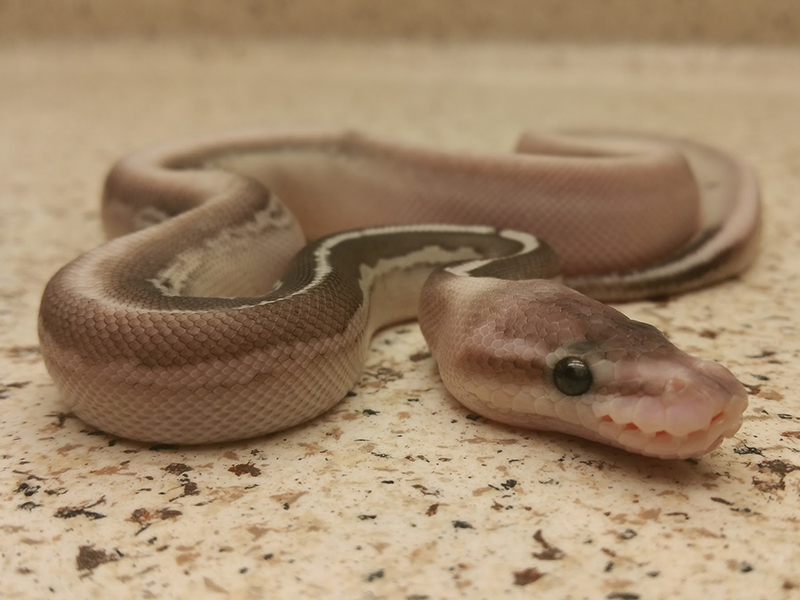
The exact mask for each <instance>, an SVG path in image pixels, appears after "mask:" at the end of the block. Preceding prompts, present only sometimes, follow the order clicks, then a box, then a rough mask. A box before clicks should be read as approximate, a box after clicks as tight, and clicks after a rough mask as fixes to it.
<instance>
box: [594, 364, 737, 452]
mask: <svg viewBox="0 0 800 600" xmlns="http://www.w3.org/2000/svg"><path fill="white" fill-rule="evenodd" d="M747 404H748V402H747V391H746V390H745V388H744V386H743V385H742V384H741V383H740V382H739V381H738V380H737V379H736V378H735V377H733V375H731V374H730V372H729V371H728V370H727V369H725V368H724V367H721V366H720V365H719V364H717V363H713V362H711V361H700V362H698V363H697V364H696V365H694V370H693V372H692V375H691V377H690V378H687V376H686V375H685V374H684V375H682V376H681V377H680V378H671V379H669V380H668V381H667V382H666V384H665V386H664V390H663V392H662V394H661V395H660V396H658V397H655V396H644V397H623V396H618V397H616V398H613V399H610V400H608V401H605V402H599V403H596V404H595V405H594V406H593V412H594V417H595V418H596V419H597V421H596V423H597V424H596V428H597V433H598V436H599V437H600V438H601V439H602V440H603V441H605V442H606V443H612V444H614V445H616V446H618V447H620V448H624V449H625V450H628V451H630V452H636V453H638V454H643V455H645V456H653V457H657V458H667V459H670V458H692V457H698V456H701V455H703V454H707V453H708V452H711V451H712V450H715V449H716V448H717V447H718V446H719V445H720V444H721V443H722V441H723V440H724V439H725V438H728V437H732V436H733V435H734V434H735V433H736V432H737V431H738V430H739V427H740V426H741V425H742V421H743V414H744V411H745V410H746V408H747Z"/></svg>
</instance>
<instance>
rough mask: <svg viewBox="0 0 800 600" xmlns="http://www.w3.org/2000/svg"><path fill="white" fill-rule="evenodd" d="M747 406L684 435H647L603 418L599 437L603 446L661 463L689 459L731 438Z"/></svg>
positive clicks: (706, 452)
mask: <svg viewBox="0 0 800 600" xmlns="http://www.w3.org/2000/svg"><path fill="white" fill-rule="evenodd" d="M745 407H746V404H745V405H744V406H742V408H741V410H740V409H739V408H733V409H732V410H730V411H720V412H719V413H717V414H716V415H714V416H713V417H712V419H711V421H710V422H709V423H708V425H707V426H705V427H699V428H697V429H695V430H693V431H690V432H689V433H686V434H683V435H675V434H672V433H669V432H668V431H666V430H664V429H662V430H660V431H656V432H655V433H646V432H645V431H643V430H642V429H640V428H639V427H638V426H637V425H636V424H635V423H632V422H628V423H618V422H615V421H614V420H613V419H612V418H611V417H610V416H608V415H606V416H604V417H603V418H601V419H600V424H599V427H598V434H599V436H600V438H601V439H602V440H603V441H605V442H606V443H612V444H614V445H615V446H618V447H620V448H623V449H624V450H627V451H629V452H635V453H637V454H642V455H644V456H651V457H655V458H663V459H681V458H692V457H698V456H702V455H703V454H708V453H709V452H711V451H713V450H716V449H717V448H718V447H719V446H720V444H721V443H722V441H723V440H724V439H725V438H728V437H732V436H733V435H734V434H735V433H736V431H738V429H739V427H740V426H741V424H742V412H743V411H744V408H745Z"/></svg>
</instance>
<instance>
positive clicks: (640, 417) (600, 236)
mask: <svg viewBox="0 0 800 600" xmlns="http://www.w3.org/2000/svg"><path fill="white" fill-rule="evenodd" d="M517 150H518V152H517V153H515V154H508V155H488V154H468V153H457V152H445V151H435V150H427V149H422V148H413V147H408V146H403V145H400V144H392V143H386V142H379V141H376V140H372V139H370V138H367V137H364V136H362V135H359V134H354V133H305V132H299V133H298V132H293V133H275V132H253V133H244V134H236V135H229V136H227V137H218V138H211V139H202V140H193V141H189V142H184V143H178V144H172V145H166V146H161V147H158V148H155V149H152V150H147V151H144V152H140V153H137V154H134V155H131V156H130V157H128V158H125V159H123V160H122V161H120V162H119V163H118V164H117V165H116V166H115V167H114V168H113V169H112V170H111V172H110V173H109V175H108V178H107V180H106V185H105V190H104V199H103V220H104V224H105V228H106V232H107V234H108V235H109V237H111V238H114V239H112V240H111V241H109V242H107V243H106V244H104V245H102V246H100V247H98V248H96V249H94V250H92V251H90V252H88V253H87V254H85V255H83V256H81V257H79V258H78V259H76V260H74V261H73V262H71V263H70V264H68V265H67V266H65V267H64V268H62V269H61V270H60V271H59V272H58V273H57V274H56V275H55V276H54V277H53V278H52V279H51V280H50V282H49V283H48V284H47V286H46V289H45V291H44V295H43V298H42V304H41V309H40V315H39V335H40V339H41V348H42V354H43V356H44V360H45V364H46V366H47V368H48V370H49V372H50V373H51V375H52V377H53V379H54V381H55V383H56V384H57V386H58V388H59V389H60V391H61V393H62V395H63V397H64V398H65V399H66V401H67V402H68V403H69V404H70V406H71V407H72V410H73V411H74V412H75V413H76V414H77V415H78V416H79V417H80V418H81V419H83V420H85V421H86V422H88V423H90V424H92V425H95V426H97V427H99V428H100V429H102V430H105V431H107V432H110V433H112V434H116V435H120V436H123V437H127V438H132V439H135V440H142V441H158V442H165V443H189V444H195V443H211V442H221V441H228V440H236V439H243V438H248V437H253V436H258V435H262V434H266V433H269V432H272V431H277V430H280V429H284V428H287V427H290V426H293V425H296V424H298V423H302V422H304V421H307V420H309V419H312V418H313V417H315V416H317V415H319V414H321V413H322V412H324V411H326V410H328V409H329V408H331V407H332V406H333V405H335V404H336V403H338V402H339V401H340V400H341V399H342V398H343V397H344V396H345V394H346V393H347V391H348V390H349V389H350V388H351V387H352V386H353V385H354V383H355V382H356V380H357V379H358V377H359V375H360V373H361V370H362V368H363V364H364V362H365V359H366V354H367V351H368V345H369V340H370V337H371V336H372V334H373V333H374V332H375V331H376V330H377V329H378V328H380V327H384V326H386V325H387V324H390V323H394V322H398V321H402V320H407V319H413V318H419V321H420V326H421V328H422V331H423V334H424V336H425V338H426V340H427V342H428V344H429V346H430V349H431V352H432V354H433V356H434V358H435V359H436V361H437V363H438V366H439V371H440V373H441V376H442V379H443V381H444V382H445V384H446V386H447V388H448V389H449V390H450V391H451V392H452V394H453V395H454V396H455V397H456V398H457V399H458V400H459V401H461V402H462V403H463V404H465V405H466V406H467V407H468V408H470V409H471V410H473V411H475V412H477V413H479V414H481V415H484V416H486V417H488V418H490V419H493V420H497V421H501V422H505V423H509V424H512V425H519V426H525V427H531V428H535V429H544V430H555V431H562V432H566V433H569V434H573V435H578V436H582V437H585V438H588V439H592V440H596V441H600V442H602V443H606V444H610V445H613V446H617V447H621V448H624V449H626V450H629V451H631V452H636V453H640V454H645V455H649V456H657V457H661V458H675V457H688V456H698V455H701V454H703V453H705V452H708V451H710V450H712V449H714V448H716V447H717V446H718V445H719V444H720V442H721V441H722V440H723V439H724V438H725V437H730V436H732V435H733V434H734V433H735V432H736V431H737V430H738V428H739V426H740V424H741V422H742V414H743V412H744V410H745V408H746V406H747V394H746V392H745V389H744V388H743V386H742V385H741V384H740V383H739V382H738V381H737V380H736V379H735V378H734V376H733V375H732V374H731V373H730V372H729V371H728V370H727V369H725V368H724V367H722V366H720V365H719V364H717V363H714V362H711V361H707V360H701V359H698V358H694V357H691V356H689V355H688V354H685V353H684V352H682V351H680V350H678V349H677V348H676V347H675V346H674V345H672V344H671V343H670V342H669V341H668V340H667V339H666V338H665V337H664V336H663V335H662V334H661V333H660V332H658V330H656V329H655V328H653V327H651V326H650V325H646V324H643V323H639V322H636V321H632V320H630V319H628V318H627V317H625V316H623V315H622V314H621V313H619V312H617V311H616V310H614V309H612V308H610V307H609V306H607V305H605V304H603V303H601V302H600V300H603V301H606V300H630V299H635V298H645V297H651V296H662V295H666V294H675V293H680V292H684V291H686V290H690V289H693V288H696V287H699V286H704V285H708V284H710V283H713V282H715V281H719V280H721V279H724V278H727V277H730V276H732V275H734V274H736V273H738V272H740V271H741V270H742V269H744V268H745V267H746V266H747V265H748V264H749V263H750V262H751V261H752V259H753V256H754V255H755V251H756V246H757V238H758V232H759V223H760V216H759V194H758V189H757V184H756V180H755V177H754V175H753V173H752V172H751V171H750V170H749V168H747V167H746V166H745V165H744V164H743V163H741V162H740V161H738V160H736V159H734V158H732V157H731V156H729V155H727V154H725V153H723V152H721V151H719V150H716V149H713V148H710V147H707V146H704V145H701V144H697V143H694V142H689V141H684V140H675V139H669V138H661V137H656V136H645V135H635V134H616V133H613V134H612V133H582V134H571V135H558V136H555V135H525V136H523V138H522V140H521V142H520V144H519V146H518V148H517ZM536 236H540V237H541V239H540V238H539V237H536ZM307 240H310V243H308V244H307ZM542 240H546V242H545V241H542ZM559 272H560V275H559ZM585 294H588V295H589V296H592V298H589V297H587V295H585ZM418 311H419V312H418Z"/></svg>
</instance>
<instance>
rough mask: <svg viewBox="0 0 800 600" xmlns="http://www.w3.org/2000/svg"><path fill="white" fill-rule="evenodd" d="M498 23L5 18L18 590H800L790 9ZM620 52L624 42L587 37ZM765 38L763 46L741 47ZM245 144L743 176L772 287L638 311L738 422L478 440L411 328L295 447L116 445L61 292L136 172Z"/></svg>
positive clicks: (16, 8)
mask: <svg viewBox="0 0 800 600" xmlns="http://www.w3.org/2000/svg"><path fill="white" fill-rule="evenodd" d="M488 4H489V3H483V2H463V3H456V2H452V3H451V2H437V3H427V4H423V3H413V4H412V3H410V2H409V3H405V2H404V3H402V6H403V7H405V9H404V10H405V11H406V13H405V14H404V15H398V14H396V12H394V11H396V10H397V9H396V7H395V5H396V6H400V5H401V3H399V2H397V3H392V4H389V3H381V2H374V3H373V2H370V3H368V2H340V3H333V2H318V3H312V2H285V3H279V2H274V3H257V2H249V3H236V2H218V3H211V2H186V3H183V2H171V3H166V2H158V3H156V2H152V3H137V4H135V5H134V4H132V3H127V2H126V3H121V2H100V1H98V2H67V1H63V2H42V1H38V0H27V1H24V2H0V32H1V33H2V35H1V36H0V40H1V41H0V533H1V534H2V535H1V536H0V596H2V597H3V598H68V597H74V598H107V597H114V598H267V597H269V598H363V599H376V598H392V599H394V598H399V599H406V600H422V599H427V598H430V599H438V598H487V599H495V598H531V597H537V598H559V599H583V598H591V599H609V600H613V599H621V598H630V599H634V598H637V599H638V598H641V599H642V600H645V599H647V600H650V599H660V598H702V597H705V596H708V597H713V598H729V599H735V598H742V599H747V600H753V599H765V600H766V599H769V600H772V599H792V598H798V597H800V577H799V576H798V565H799V564H800V520H798V515H800V455H799V454H798V453H800V399H798V395H797V388H798V383H797V382H798V375H797V371H798V369H797V363H798V359H799V358H800V317H798V314H797V305H798V298H799V297H800V277H799V276H800V264H799V263H798V261H797V260H796V258H795V257H796V256H797V253H798V247H799V246H800V236H798V234H797V228H798V223H800V203H799V202H798V201H797V197H798V193H800V78H799V77H798V74H800V50H798V49H796V48H795V47H792V46H791V45H788V46H780V45H776V43H778V42H790V43H791V44H794V43H795V42H796V39H797V35H796V31H797V29H796V27H797V14H798V13H797V9H796V8H795V7H796V6H797V4H796V3H794V2H755V1H754V2H734V1H731V2H693V3H692V2H647V3H645V2H619V1H617V2H602V3H599V2H598V3H593V2H587V3H584V2H580V3H578V2H575V3H569V6H573V7H578V6H580V7H582V8H581V9H578V8H574V9H573V10H572V11H569V10H567V9H560V8H558V7H561V6H562V3H561V2H551V3H548V2H530V3H525V2H521V1H520V2H514V3H511V2H498V3H491V4H492V6H495V7H497V8H496V10H494V11H493V12H492V13H491V14H490V15H486V14H482V13H481V12H480V11H482V10H485V8H481V7H484V6H486V5H488ZM334 5H335V6H336V7H337V8H336V9H333V8H331V7H332V6H334ZM563 5H565V6H566V5H567V3H563ZM645 5H647V7H648V8H647V9H643V8H642V7H643V6H645ZM412 6H413V9H414V10H413V11H412V9H411V8H409V7H412ZM434 6H435V7H437V8H436V10H434V8H432V7H434ZM454 6H458V7H459V8H458V9H454V8H453V7H454ZM667 7H669V8H667ZM701 7H702V8H703V16H702V17H701V16H698V15H699V13H700V8H701ZM601 9H602V10H601ZM690 9H694V11H692V10H690ZM601 13H602V14H601ZM247 15H253V17H252V20H248V17H247ZM623 24H624V25H623ZM209 30H213V31H215V32H218V33H219V35H217V36H210V35H207V34H208V31H209ZM201 31H202V32H204V35H200V32H201ZM177 33H180V34H181V35H179V36H178V35H175V34H177ZM234 33H235V34H236V35H233V34H234ZM272 33H280V34H281V38H282V39H280V40H278V39H272V36H271V35H268V34H272ZM323 33H324V34H326V37H328V38H330V39H327V40H326V41H324V42H323V41H318V40H311V39H307V38H306V39H300V38H297V37H292V36H293V34H310V35H313V36H318V35H321V34H323ZM473 33H474V34H476V35H477V36H478V37H481V38H482V39H483V41H482V42H480V43H476V42H475V41H473V40H471V34H473ZM228 34H230V36H229V37H226V35H228ZM250 34H257V35H255V36H253V35H250ZM384 35H389V36H392V37H395V38H402V39H394V40H392V41H385V40H383V38H382V36H384ZM262 36H263V38H270V39H262ZM287 36H288V39H286V38H287ZM337 36H343V38H346V39H342V38H341V37H337ZM353 37H356V38H359V39H358V40H353V39H352V38H353ZM420 37H421V38H422V39H418V38H420ZM364 38H369V39H364ZM439 38H455V41H453V40H451V41H448V42H447V43H438V42H437V41H436V40H437V39H439ZM487 38H488V41H487ZM529 39H547V40H558V41H559V42H561V43H559V44H537V45H529V44H528V43H526V40H529ZM576 39H578V40H579V41H580V43H574V44H573V43H568V42H569V40H576ZM609 39H613V40H621V41H625V42H626V43H625V44H622V45H614V44H595V43H587V42H597V41H598V40H603V41H605V40H609ZM664 39H677V40H690V41H692V42H693V43H692V44H689V45H686V46H682V45H670V46H664V45H659V44H653V43H650V42H652V40H664ZM641 40H645V41H647V42H648V43H646V44H641V45H639V44H636V43H633V42H636V41H641ZM709 41H717V42H724V43H725V44H724V45H719V44H697V43H694V42H709ZM753 41H757V42H770V43H771V44H770V45H769V47H762V46H755V45H746V46H742V45H740V44H733V45H731V43H733V42H753ZM253 125H257V126H261V127H297V126H303V127H342V128H345V127H350V128H358V129H361V130H364V131H367V132H369V133H372V134H375V135H380V136H384V137H390V138H395V139H403V140H407V141H412V142H418V143H426V144H432V145H437V146H445V147H450V148H459V149H480V150H483V151H486V150H492V151H498V152H501V151H505V149H506V148H509V147H510V146H511V145H512V143H513V140H514V138H515V136H516V135H517V134H518V132H519V131H520V130H521V129H523V128H536V129H558V128H575V127H595V128H605V127H608V128H617V129H619V128H625V129H634V130H646V131H657V132H662V133H667V134H672V135H681V136H691V137H695V138H697V139H700V140H703V141H705V142H707V143H711V144H715V145H718V146H720V147H723V148H726V149H728V150H730V151H732V152H735V153H737V154H738V155H740V156H742V157H743V158H744V159H745V160H747V161H748V162H750V163H751V164H752V165H753V166H754V167H755V168H756V170H757V171H758V173H759V176H760V180H761V184H762V189H763V196H764V201H765V207H764V214H765V228H764V239H763V244H762V251H761V254H760V257H759V259H758V261H757V263H756V265H755V266H754V267H753V268H752V269H751V270H750V271H748V272H747V273H746V274H744V275H743V276H742V277H741V278H739V279H737V280H735V281H730V282H726V283H724V284H722V285H719V286H716V287H714V288H712V289H707V290H702V291H699V292H697V293H693V294H689V295H686V296H683V297H680V298H674V299H670V300H668V301H664V302H659V303H647V302H642V303H634V304H630V305H626V306H624V307H622V308H623V310H625V311H626V312H627V313H628V314H630V315H632V316H634V317H636V318H638V319H641V320H646V321H648V322H651V323H653V324H655V325H656V326H658V327H660V328H661V329H663V330H664V331H665V332H666V333H667V334H668V335H669V336H670V337H671V338H672V339H673V340H674V341H675V342H676V343H677V344H678V345H679V346H681V347H683V348H685V349H686V350H688V351H690V352H691V353H693V354H696V355H699V356H703V357H705V358H713V359H717V360H720V361H721V362H723V363H724V364H725V365H727V366H728V367H729V368H730V369H731V370H732V371H733V372H734V373H735V374H736V375H737V376H738V377H739V378H740V379H741V380H742V382H743V383H744V384H745V385H747V386H748V389H749V390H750V391H751V399H750V408H749V409H748V412H747V413H746V417H745V422H744V425H743V427H742V429H741V431H740V432H739V433H738V434H737V436H736V438H735V439H733V440H729V441H727V442H726V443H725V444H723V446H722V447H721V448H719V449H718V450H717V451H715V452H713V453H711V454H710V455H708V456H706V457H703V458H702V459H700V460H692V461H657V460H651V459H645V458H641V457H636V456H632V455H629V454H626V453H624V452H620V451H616V450H612V449H609V448H607V447H603V446H599V445H596V444H591V443H588V442H584V441H581V440H576V439H573V438H569V437H567V436H558V435H552V434H539V433H536V432H530V431H523V430H518V429H513V428H508V427H503V426H499V425H496V424H492V423H489V422H486V421H485V420H483V419H478V420H474V419H473V418H471V417H470V415H469V414H468V412H467V411H466V410H465V409H464V408H462V407H461V406H460V405H459V404H458V403H456V402H455V401H454V400H453V399H452V398H450V397H449V396H448V395H447V393H446V392H445V391H444V389H443V388H442V386H441V383H440V381H439V379H438V376H437V373H436V369H435V365H434V364H433V362H432V361H431V360H430V359H429V358H427V356H426V354H425V351H426V347H425V344H424V341H423V340H422V338H421V336H420V334H419V330H418V328H417V327H416V325H415V324H408V325H404V326H401V327H396V328H393V329H391V330H388V331H387V332H384V333H382V334H381V335H380V336H379V338H378V339H376V340H375V342H374V344H373V352H372V353H371V357H370V360H369V362H368V364H367V365H366V367H365V370H364V375H363V377H362V379H361V381H360V383H359V385H358V386H357V388H356V389H355V390H354V392H355V395H354V396H352V397H349V398H347V399H346V400H345V401H344V402H342V403H341V404H340V405H338V406H337V407H336V408H335V409H334V410H332V411H331V412H330V413H329V414H327V415H325V416H324V417H322V418H320V419H317V420H315V421H314V422H312V423H309V424H307V425H304V426H301V427H297V428H294V429H292V430H290V431H286V432H283V433H280V434H277V435H273V436H269V437H266V438H263V439H257V440H251V441H247V442H241V443H233V444H226V445H221V446H210V447H205V448H191V447H186V448H172V447H163V446H148V445H144V444H137V443H133V442H129V441H126V440H121V439H114V438H112V437H110V436H107V435H105V434H102V433H101V432H97V431H94V430H93V429H92V428H91V427H89V426H87V425H86V424H84V423H82V422H80V421H79V420H78V419H76V418H75V417H74V416H73V415H71V414H70V412H69V407H68V406H66V405H64V403H63V402H62V400H61V399H60V398H59V395H58V393H57V392H56V390H55V389H54V387H53V385H52V382H51V380H50V378H49V377H48V375H47V373H46V371H45V369H44V367H43V365H42V362H41V358H40V355H39V349H38V340H37V337H36V311H37V307H38V302H39V297H40V295H41V291H42V288H43V286H44V284H45V282H46V281H47V279H48V278H49V277H50V276H51V275H52V273H53V272H54V271H55V270H56V269H57V268H58V267H59V266H60V265H62V264H64V263H65V262H66V261H68V260H69V259H71V258H72V257H74V256H76V255H77V254H79V253H80V252H83V251H86V250H89V249H90V248H92V247H94V246H96V245H98V244H100V243H101V242H102V235H101V229H100V224H99V211H98V193H99V189H100V186H101V184H102V179H103V176H104V174H105V172H106V171H107V169H108V167H109V166H110V165H111V164H112V162H113V161H114V160H116V159H118V158H119V157H120V156H123V155H124V154H126V153H128V152H131V151H133V150H134V149H137V148H140V147H143V146H146V145H149V144H153V143H156V142H159V141H162V140H168V139H175V138H179V137H184V136H188V135H195V134H199V133H213V132H218V131H226V130H229V129H237V128H242V127H247V126H253Z"/></svg>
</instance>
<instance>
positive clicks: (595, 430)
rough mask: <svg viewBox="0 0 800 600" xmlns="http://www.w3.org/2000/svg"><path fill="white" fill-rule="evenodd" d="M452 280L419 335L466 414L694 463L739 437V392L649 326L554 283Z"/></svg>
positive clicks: (743, 400)
mask: <svg viewBox="0 0 800 600" xmlns="http://www.w3.org/2000/svg"><path fill="white" fill-rule="evenodd" d="M461 279H462V280H461V281H452V282H450V285H451V286H455V287H456V288H462V289H461V290H460V291H459V292H457V294H460V295H461V296H462V298H460V300H459V302H453V303H452V305H451V306H448V307H444V310H441V311H440V312H439V316H438V317H437V319H438V321H437V322H436V323H435V324H432V325H428V326H427V327H426V324H425V323H423V332H425V334H426V337H429V333H428V332H427V331H426V329H430V330H431V334H432V335H431V337H434V338H436V339H435V340H431V339H429V344H431V345H432V348H433V351H434V356H435V357H436V358H437V360H438V361H439V368H440V372H441V374H442V378H443V380H444V382H445V384H446V385H447V387H448V389H449V390H450V391H451V392H452V393H453V394H454V395H455V396H456V397H457V398H458V399H459V400H460V401H461V402H462V403H464V404H466V405H467V406H468V407H469V408H471V409H472V410H474V411H476V412H478V413H480V414H482V415H484V416H486V417H488V418H491V419H493V420H497V421H501V422H504V423H508V424H511V425H517V426H523V427H529V428H532V429H543V430H553V431H560V432H564V433H568V434H573V435H578V436H580V437H584V438H589V439H592V440H596V441H599V442H602V443H604V444H609V445H613V446H616V447H619V448H623V449H625V450H627V451H630V452H633V453H637V454H643V455H646V456H653V457H658V458H687V457H694V456H700V455H702V454H705V453H707V452H710V451H712V450H714V449H715V448H717V447H718V446H719V445H720V443H721V442H722V440H723V439H724V438H726V437H731V436H733V435H734V434H735V433H736V431H737V430H738V429H739V427H740V426H741V424H742V414H743V412H744V411H745V409H746V408H747V392H746V390H745V388H744V386H743V385H742V384H741V383H740V382H739V381H738V380H737V379H736V378H735V377H734V376H733V375H732V374H731V373H730V371H728V370H727V369H726V368H724V367H723V366H721V365H719V364H717V363H715V362H712V361H709V360H702V359H699V358H696V357H693V356H690V355H688V354H686V353H685V352H683V351H681V350H679V349H678V348H677V347H675V345H674V344H672V343H671V342H670V341H669V340H667V338H666V337H665V336H664V334H663V333H661V332H660V331H659V330H658V329H656V328H655V327H653V326H651V325H648V324H645V323H641V322H638V321H634V320H631V319H629V318H628V317H626V316H625V315H623V314H622V313H620V312H619V311H617V310H615V309H613V308H611V307H609V306H607V305H605V304H602V303H600V302H597V301H595V300H592V299H590V298H587V297H586V296H583V295H581V294H578V293H577V292H574V291H573V290H571V289H569V288H567V287H565V286H563V285H561V284H558V283H555V282H552V281H537V282H535V283H533V284H532V282H531V281H500V280H493V281H491V282H490V281H486V280H484V281H481V280H480V279H477V278H476V279H471V280H467V279H466V278H461ZM452 292H453V290H451V295H454V294H452ZM464 296H470V298H469V299H467V298H466V297H464ZM467 300H469V301H467ZM456 305H458V306H471V307H470V308H456ZM450 334H453V335H455V336H463V339H464V340H465V341H464V342H462V343H449V342H448V341H447V340H448V339H449V338H448V336H449V335H450ZM453 339H456V338H453Z"/></svg>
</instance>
